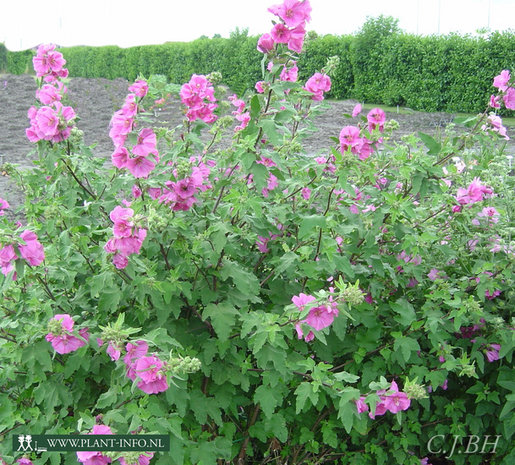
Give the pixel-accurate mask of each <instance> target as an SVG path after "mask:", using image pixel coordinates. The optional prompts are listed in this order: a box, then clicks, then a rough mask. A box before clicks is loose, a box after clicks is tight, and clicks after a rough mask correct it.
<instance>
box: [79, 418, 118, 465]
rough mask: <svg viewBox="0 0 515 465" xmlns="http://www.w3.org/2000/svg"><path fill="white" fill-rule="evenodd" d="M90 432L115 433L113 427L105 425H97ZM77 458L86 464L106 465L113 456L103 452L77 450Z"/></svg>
mask: <svg viewBox="0 0 515 465" xmlns="http://www.w3.org/2000/svg"><path fill="white" fill-rule="evenodd" d="M89 434H113V432H112V431H111V428H109V426H105V425H95V426H93V430H92V431H91V432H90V433H89ZM77 460H78V461H79V462H82V463H83V464H84V465H106V464H107V463H111V458H110V457H107V456H105V455H103V454H102V452H77Z"/></svg>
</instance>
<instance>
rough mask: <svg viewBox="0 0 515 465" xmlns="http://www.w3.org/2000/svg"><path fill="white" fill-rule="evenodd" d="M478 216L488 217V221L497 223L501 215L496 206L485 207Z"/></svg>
mask: <svg viewBox="0 0 515 465" xmlns="http://www.w3.org/2000/svg"><path fill="white" fill-rule="evenodd" d="M477 216H479V217H480V218H486V219H487V220H488V222H491V223H497V222H498V221H499V216H500V215H499V212H498V211H497V210H496V209H495V208H494V207H485V208H483V210H481V211H480V212H479V213H478V214H477Z"/></svg>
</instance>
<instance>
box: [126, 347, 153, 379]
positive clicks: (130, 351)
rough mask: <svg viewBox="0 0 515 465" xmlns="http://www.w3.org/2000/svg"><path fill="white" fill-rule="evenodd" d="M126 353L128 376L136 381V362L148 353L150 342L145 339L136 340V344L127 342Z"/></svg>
mask: <svg viewBox="0 0 515 465" xmlns="http://www.w3.org/2000/svg"><path fill="white" fill-rule="evenodd" d="M125 350H126V354H125V356H124V357H123V363H125V366H126V368H127V373H126V374H127V377H128V378H129V379H130V380H131V381H134V380H135V379H136V376H137V375H136V369H135V363H136V360H138V359H139V358H140V357H143V356H145V355H146V353H147V351H148V344H147V343H146V342H145V341H136V344H132V343H130V342H129V343H127V345H126V346H125Z"/></svg>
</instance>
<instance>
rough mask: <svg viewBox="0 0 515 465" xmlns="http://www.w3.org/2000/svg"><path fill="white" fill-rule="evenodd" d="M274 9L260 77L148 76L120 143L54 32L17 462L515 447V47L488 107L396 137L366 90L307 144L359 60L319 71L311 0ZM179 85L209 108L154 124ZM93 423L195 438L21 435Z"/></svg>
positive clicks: (118, 121)
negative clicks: (514, 138) (510, 119)
mask: <svg viewBox="0 0 515 465" xmlns="http://www.w3.org/2000/svg"><path fill="white" fill-rule="evenodd" d="M269 10H270V12H271V13H272V14H273V15H274V22H275V25H274V26H273V28H272V30H271V32H270V33H269V34H265V35H264V36H263V37H261V38H260V39H259V42H258V44H257V47H258V49H259V50H260V51H261V52H262V53H263V62H262V68H263V79H262V81H260V82H258V83H256V90H257V91H256V93H253V94H248V95H244V96H239V97H238V96H235V95H234V96H230V97H228V98H226V97H223V92H222V89H220V88H218V86H217V78H219V76H217V75H216V73H214V74H212V75H210V76H202V75H193V76H192V77H191V80H190V81H189V82H188V83H186V84H184V85H183V86H182V87H180V86H173V85H169V84H166V83H165V82H164V81H162V80H161V79H160V78H158V77H154V78H153V77H151V78H149V79H148V80H145V79H139V80H138V81H136V82H135V83H134V84H132V85H131V86H130V87H129V89H128V92H129V93H128V96H127V98H126V100H125V103H124V104H123V106H122V107H121V108H120V109H119V110H118V111H116V113H115V114H114V115H113V117H112V121H111V126H110V128H109V131H110V132H109V134H110V136H111V138H112V140H113V153H112V157H111V160H107V161H106V160H104V159H103V158H101V157H95V156H94V155H95V154H94V146H92V147H86V146H85V145H84V144H83V142H82V135H81V132H80V131H79V130H78V129H77V128H76V127H75V124H76V115H75V112H74V111H73V109H72V108H71V107H70V106H68V105H67V104H66V85H65V82H64V81H63V80H62V79H63V77H65V76H66V71H65V68H64V66H65V60H64V58H63V57H62V55H61V54H60V53H59V52H58V51H56V50H55V48H54V47H53V46H41V47H40V48H39V50H38V53H37V56H36V57H35V59H34V65H35V69H36V72H37V76H38V78H39V80H38V82H39V89H38V91H37V98H38V102H37V103H35V105H34V106H33V107H32V108H31V109H30V110H29V112H28V116H29V122H28V129H27V137H29V139H30V140H31V141H33V142H34V144H35V151H36V152H37V154H38V157H39V158H38V160H37V161H36V163H35V165H36V166H35V167H34V168H33V169H32V170H30V171H18V170H17V169H16V168H15V167H13V166H8V167H6V169H7V171H8V172H9V174H10V175H11V176H12V177H13V178H15V179H17V180H18V181H19V185H20V186H21V187H22V188H23V190H24V192H25V195H26V199H27V200H26V203H25V209H24V212H23V213H24V216H23V218H24V222H25V221H26V222H27V224H26V225H22V224H11V223H9V222H8V221H7V220H6V219H5V215H4V216H3V218H2V219H1V221H2V232H1V235H0V244H1V250H0V263H1V267H2V280H1V281H0V284H1V288H2V302H1V311H2V320H1V323H0V344H1V352H0V357H1V360H0V370H1V371H0V374H1V375H0V376H1V380H0V386H1V391H0V400H1V404H0V405H1V407H0V425H1V431H2V433H1V434H2V436H1V438H2V441H1V442H0V447H1V454H2V456H3V459H4V460H5V463H7V464H8V465H11V464H12V463H15V462H18V463H22V464H27V463H30V462H32V463H34V464H46V463H51V464H53V465H57V464H75V463H78V462H81V463H83V464H84V465H94V464H95V465H96V464H107V463H114V462H116V461H119V462H120V463H121V464H129V463H130V464H140V465H144V464H148V463H149V461H150V463H151V464H202V465H210V464H223V463H237V464H245V463H248V464H258V463H261V464H265V463H278V464H315V463H317V464H319V463H338V464H367V465H368V464H390V463H402V464H417V465H418V464H427V463H433V464H440V463H456V464H465V463H466V464H480V463H490V464H510V463H513V459H514V453H513V433H514V431H515V424H514V416H513V408H514V406H515V397H514V396H515V393H514V390H515V383H514V381H513V364H512V361H513V342H514V332H513V328H514V321H513V316H512V310H513V307H514V291H513V284H514V282H513V261H514V247H515V246H514V243H513V240H512V239H513V238H512V234H513V216H514V205H515V204H514V196H513V189H514V182H513V176H512V174H513V171H511V170H512V166H511V164H510V161H511V158H509V157H507V156H506V153H505V152H504V147H505V143H504V140H505V139H506V138H507V137H509V135H508V134H507V133H506V131H505V128H504V127H503V125H502V121H501V119H500V118H499V117H498V116H497V115H496V114H495V112H496V111H497V108H499V107H500V106H501V105H505V106H509V105H513V98H512V97H513V93H514V84H513V80H512V78H511V76H510V73H509V71H508V70H503V71H502V73H501V74H499V76H497V77H495V80H494V84H495V89H496V93H495V94H494V95H493V96H492V99H491V105H490V106H489V107H488V109H487V110H486V111H485V113H483V114H481V115H478V116H477V117H474V118H469V119H464V120H462V121H461V123H463V124H464V125H465V126H466V127H468V130H467V131H466V132H465V133H462V132H460V135H458V133H457V132H455V129H454V126H452V127H449V128H448V129H447V131H446V132H445V133H443V134H442V136H441V137H440V138H433V137H431V136H429V135H426V134H419V135H410V136H406V137H404V138H403V140H402V143H393V142H392V141H391V134H392V131H394V130H395V129H396V126H397V125H396V123H395V122H394V121H387V120H386V118H385V114H384V112H383V111H382V110H381V109H379V108H375V109H373V110H371V111H370V112H369V113H368V114H363V113H362V112H361V109H360V107H357V108H356V109H355V110H354V112H353V114H352V115H342V118H341V127H342V129H341V133H340V134H335V137H334V147H333V148H332V149H331V150H330V151H323V152H321V153H306V152H305V151H304V150H303V139H304V138H305V137H306V136H307V135H310V134H312V132H313V131H314V129H315V127H314V125H313V120H314V117H315V116H316V115H317V114H319V113H320V112H323V111H324V108H325V104H324V102H323V99H324V93H325V92H327V91H328V90H329V89H330V86H331V79H330V76H331V71H332V69H334V66H335V65H336V62H337V60H336V59H331V60H330V62H329V63H328V65H327V66H326V68H325V69H323V70H320V72H318V73H316V74H315V75H314V76H312V77H311V78H310V79H309V80H308V81H307V82H298V79H297V72H298V69H297V66H296V60H297V54H298V53H300V52H301V50H302V46H303V38H304V33H305V25H306V23H307V21H309V19H310V5H309V2H308V1H304V2H298V1H295V0H285V2H284V3H283V4H281V5H276V6H273V7H271V8H270V9H269ZM492 78H494V76H492ZM169 99H181V101H182V103H183V104H184V124H182V125H181V126H178V127H175V128H171V127H166V126H165V127H163V126H159V127H152V115H153V113H152V109H153V108H154V107H155V106H156V105H166V103H167V102H168V101H169ZM0 205H1V210H2V212H3V210H5V209H6V208H9V206H8V204H7V202H5V201H3V200H2V202H1V203H0ZM90 432H93V433H100V434H110V433H115V434H130V433H135V434H137V433H142V434H143V433H156V434H169V435H170V438H171V451H170V452H169V453H156V454H152V451H148V453H141V454H140V455H138V454H134V453H132V454H124V453H123V452H121V453H110V452H79V453H77V454H76V453H73V452H70V453H56V452H43V453H38V454H36V453H32V454H30V455H25V456H23V455H22V452H13V451H12V448H11V435H12V434H15V433H18V434H79V433H80V434H87V433H90ZM469 437H472V438H479V439H477V441H476V442H477V443H478V445H477V447H476V448H475V449H474V447H469V448H468V449H467V450H465V446H463V447H461V448H460V447H459V445H460V444H464V445H466V444H467V440H468V438H469ZM435 438H436V440H434V439H435ZM455 438H458V439H459V441H460V442H459V443H458V447H457V448H456V450H455V451H454V453H451V450H450V448H451V446H452V444H453V441H455V440H456V439H455ZM496 438H497V440H496ZM485 441H486V442H487V444H486V447H484V442H485ZM458 449H459V451H460V452H461V453H458Z"/></svg>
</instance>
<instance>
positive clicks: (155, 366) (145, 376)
mask: <svg viewBox="0 0 515 465" xmlns="http://www.w3.org/2000/svg"><path fill="white" fill-rule="evenodd" d="M163 367H164V363H163V362H162V361H161V360H160V359H159V358H158V357H156V356H155V355H151V356H144V357H141V358H139V359H138V360H137V361H136V364H135V372H136V375H137V376H138V377H139V378H140V379H141V381H140V382H139V383H138V387H139V388H140V389H141V390H142V391H143V392H146V393H147V394H157V393H159V392H163V391H166V390H167V389H168V383H167V380H166V373H165V372H164V370H163Z"/></svg>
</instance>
